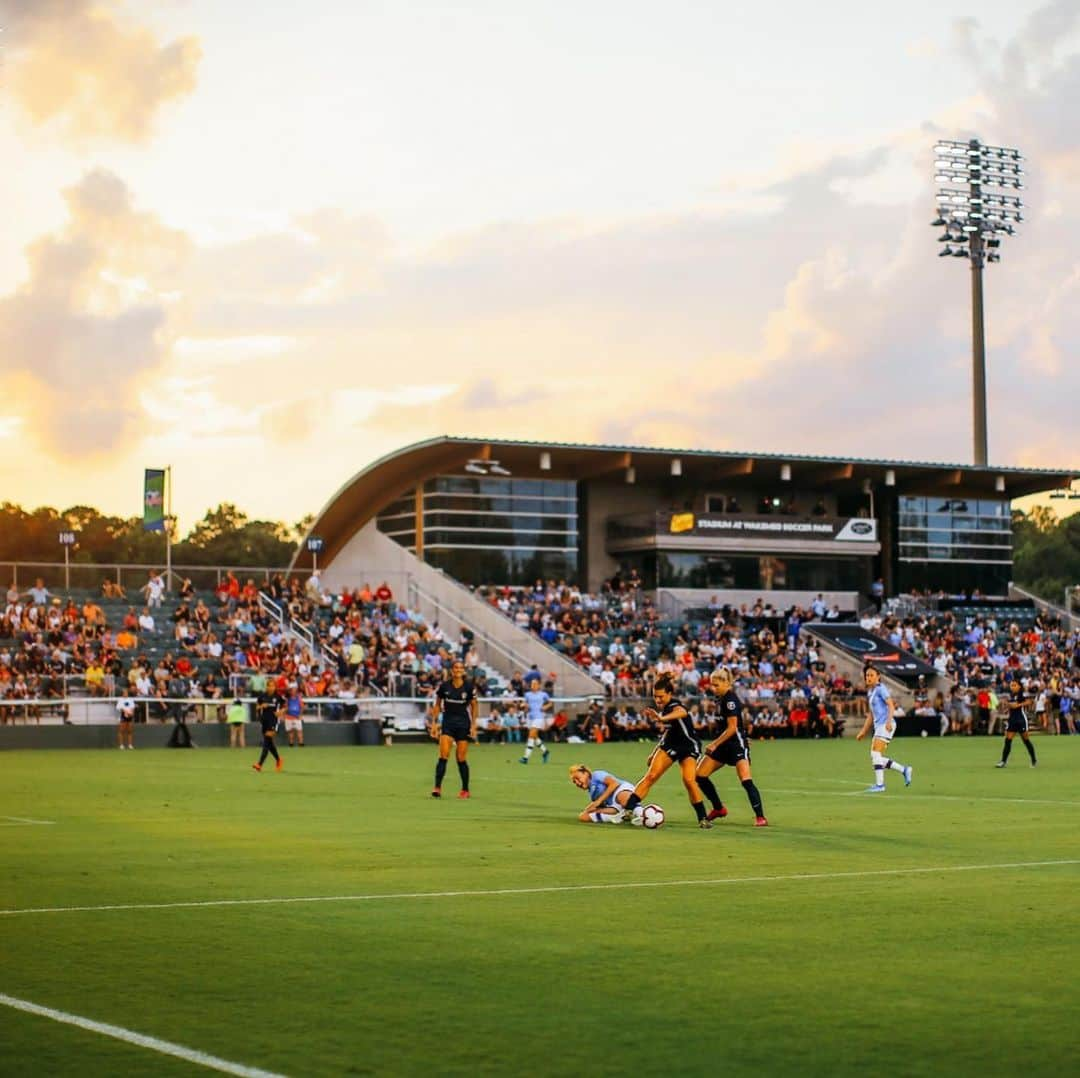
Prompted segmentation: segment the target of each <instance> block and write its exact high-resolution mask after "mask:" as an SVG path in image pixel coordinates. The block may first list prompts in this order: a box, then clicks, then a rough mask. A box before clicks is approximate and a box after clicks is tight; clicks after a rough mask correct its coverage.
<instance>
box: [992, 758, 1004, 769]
mask: <svg viewBox="0 0 1080 1078" xmlns="http://www.w3.org/2000/svg"><path fill="white" fill-rule="evenodd" d="M1004 766H1005V761H1004V760H998V762H997V763H996V764H994V767H1004Z"/></svg>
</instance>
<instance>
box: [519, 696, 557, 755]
mask: <svg viewBox="0 0 1080 1078" xmlns="http://www.w3.org/2000/svg"><path fill="white" fill-rule="evenodd" d="M530 684H531V685H532V686H533V687H532V688H530V689H526V690H525V708H526V710H527V712H528V717H527V718H526V720H525V726H526V727H527V729H528V731H529V733H528V740H527V741H526V742H525V753H524V755H523V756H522V757H521V762H522V763H523V764H527V763H528V762H529V757H530V756H531V755H532V752H533V749H539V750H540V758H541V760H542V761H543V762H544V763H545V764H546V763H547V762H548V749H547V745H545V744H544V741H543V736H544V731H545V730H547V728H548V718H547V714H546V713H547V712H548V711H551V710H552V707H553V705H552V703H551V697H550V696H548V694H547V693H546V692H544V690H543V689H541V688H540V683H539V682H537V681H533V682H530Z"/></svg>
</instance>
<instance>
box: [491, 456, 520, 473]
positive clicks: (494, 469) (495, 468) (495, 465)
mask: <svg viewBox="0 0 1080 1078" xmlns="http://www.w3.org/2000/svg"><path fill="white" fill-rule="evenodd" d="M488 474H489V475H513V474H514V473H513V472H511V471H510V469H509V468H505V467H503V465H501V464H500V463H499V462H498V461H497V460H492V461H489V462H488Z"/></svg>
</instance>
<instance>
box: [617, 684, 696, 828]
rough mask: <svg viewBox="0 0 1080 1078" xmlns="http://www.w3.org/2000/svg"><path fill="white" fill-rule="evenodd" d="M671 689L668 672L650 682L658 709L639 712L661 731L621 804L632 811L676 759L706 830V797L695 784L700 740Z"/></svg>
mask: <svg viewBox="0 0 1080 1078" xmlns="http://www.w3.org/2000/svg"><path fill="white" fill-rule="evenodd" d="M674 693H675V679H674V678H673V677H672V676H671V675H670V674H661V675H660V676H659V677H658V678H657V679H656V683H655V684H654V686H653V700H654V701H655V703H656V708H659V711H658V710H656V708H651V707H647V708H643V709H642V712H641V713H642V714H643V715H644V716H645V718H647V719H649V720H650V721H652V722H658V723H660V724H661V725H662V726H663V730H664V732H663V733H662V734H661V735H660V741H659V742H658V744H657V746H656V748H655V749H653V752H652V755H651V756H650V757H649V770H648V771H646V772H645V776H644V777H643V778H642V779H641V781H640V782H639V783H638V784H637V785H636V786H635V787H634V792H633V793H632V794H631V795H630V796H629V797H628V798H627V801H626V804H625V805H624V806H623V807H624V808H625V809H626V810H627V811H628V812H633V811H634V809H636V808H637V807H638V805H640V804H641V801H642V799H643V798H644V797H645V795H646V794H647V793H648V792H649V791H650V790H651V789H652V788H653V784H654V783H655V782H656V780H657V779H658V778H660V776H661V775H663V774H664V772H665V771H667V769H668V768H669V767H671V765H672V764H674V763H678V765H679V771H680V772H681V773H682V780H683V786H685V787H686V795H687V797H689V798H690V804H691V805H692V806H693V809H694V813H695V815H696V816H697V818H698V827H700V828H702V829H704V830H708V828H710V827H712V823H711V822H710V821H709V820H707V819H706V818H705V801H704V799H703V798H702V796H701V790H700V789H699V787H698V784H697V758H698V756H700V755H701V742H700V741H698V739H697V738H696V737H695V736H694V724H693V723H692V722H691V721H690V716H689V714H688V713H687V711H686V708H684V707H683V706H682V704H681V703H679V701H678V700H676V699H675V696H674Z"/></svg>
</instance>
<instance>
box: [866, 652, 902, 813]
mask: <svg viewBox="0 0 1080 1078" xmlns="http://www.w3.org/2000/svg"><path fill="white" fill-rule="evenodd" d="M863 675H864V677H865V678H866V702H867V704H868V705H869V708H870V713H869V714H868V715H867V716H866V722H864V723H863V727H862V729H861V730H860V731H859V732H858V733H857V734H856V735H855V740H856V741H862V739H863V738H864V737H866V735H867V734H868V733H869V732H870V727H871V725H873V727H874V740H873V741H871V742H870V762H871V763H872V764H873V766H874V785H873V786H868V787H867V788H866V792H867V793H868V794H880V793H884V791H885V772H886V771H899V772H900V774H901V775H903V776H904V785H905V786H910V785H911V768H910V767H907V766H905V765H904V764H902V763H899V762H898V761H896V760H893V759H891V758H889V757H887V756H886V755H885V753H886V752H888V751H889V742H890V741H892V738H893V734H895V733H896V719H895V718H893V712H894V711H895V710H896V705H895V704H894V703H893V698H892V696H891V695H890V694H889V690H888V688H887V687H886V686H885V685H884V684H883V683H882V680H881V671H879V670H878V669H877V667H874V666H868V667H867V668H866V669H865V670H864V671H863Z"/></svg>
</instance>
